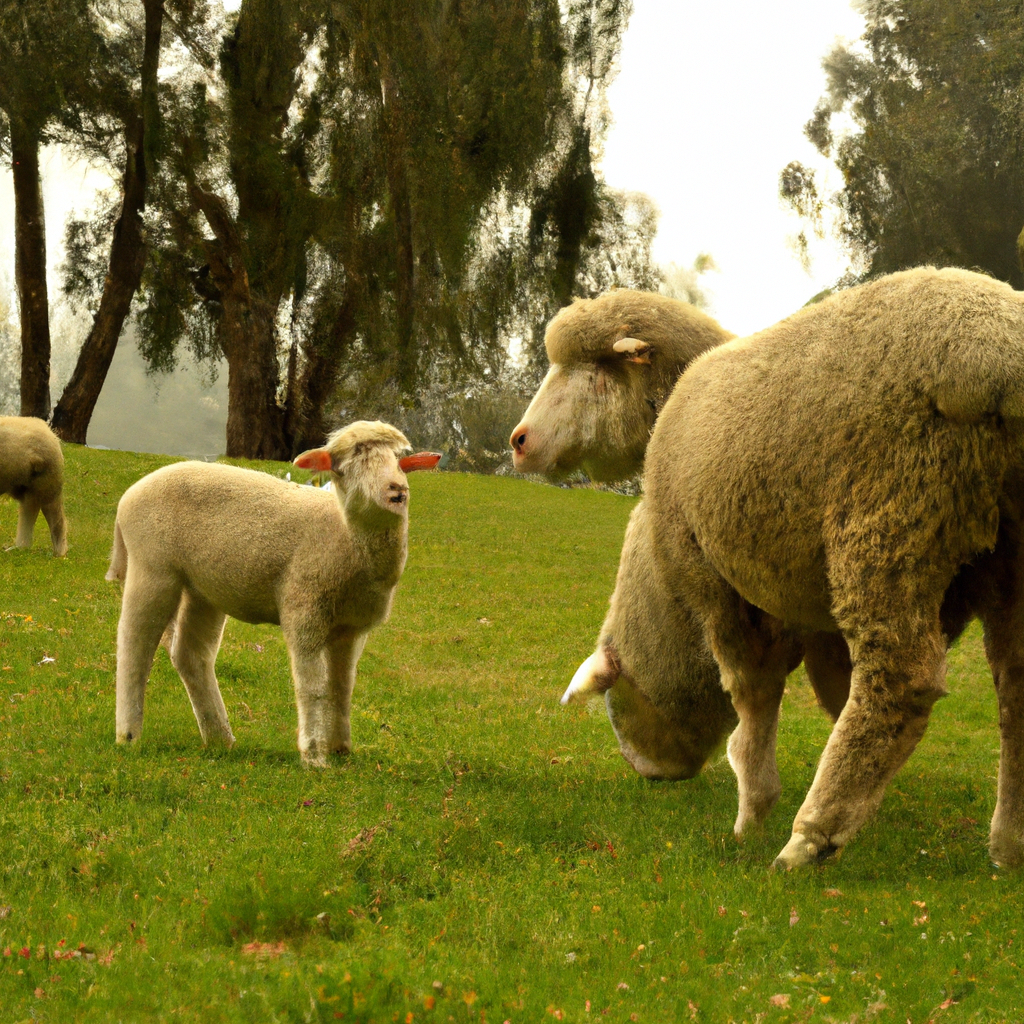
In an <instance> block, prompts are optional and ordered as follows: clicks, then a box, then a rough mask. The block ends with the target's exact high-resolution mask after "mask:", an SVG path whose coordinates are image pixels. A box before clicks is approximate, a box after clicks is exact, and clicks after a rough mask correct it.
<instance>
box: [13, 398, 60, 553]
mask: <svg viewBox="0 0 1024 1024" xmlns="http://www.w3.org/2000/svg"><path fill="white" fill-rule="evenodd" d="M63 493H64V453H63V452H62V451H61V447H60V441H58V440H57V438H56V436H55V435H54V433H53V431H52V430H50V428H49V427H48V426H47V425H46V424H45V423H44V422H43V421H42V420H40V419H36V418H35V417H34V416H0V494H9V495H10V496H11V497H12V498H14V500H15V501H17V502H18V503H19V504H20V506H21V508H20V510H19V511H18V535H17V539H16V540H15V542H14V543H15V546H16V547H19V548H30V547H32V531H33V530H34V528H35V525H36V519H37V518H38V517H39V513H40V511H42V513H43V515H44V516H45V517H46V523H47V525H48V526H49V527H50V541H51V543H52V544H53V553H54V555H55V557H57V558H62V557H63V556H64V555H66V554H67V550H68V539H67V523H66V522H65V519H64V498H63Z"/></svg>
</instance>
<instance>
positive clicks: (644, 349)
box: [510, 288, 733, 481]
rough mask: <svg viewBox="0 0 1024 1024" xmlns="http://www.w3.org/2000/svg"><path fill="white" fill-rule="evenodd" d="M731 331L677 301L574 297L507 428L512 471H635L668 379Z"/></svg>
mask: <svg viewBox="0 0 1024 1024" xmlns="http://www.w3.org/2000/svg"><path fill="white" fill-rule="evenodd" d="M732 337H733V335H732V334H730V333H729V332H728V331H724V330H723V329H722V328H721V327H719V325H718V324H717V323H716V322H715V321H714V320H712V319H711V317H709V316H708V315H707V314H705V313H702V312H701V311H700V310H699V309H697V308H696V307H694V306H691V305H690V304H689V303H686V302H681V301H679V300H678V299H669V298H666V297H665V296H664V295H658V294H657V293H654V292H638V291H632V290H630V289H628V288H622V289H618V290H616V291H612V292H608V293H607V294H605V295H602V296H600V297H599V298H596V299H577V300H576V301H575V302H573V303H572V305H570V306H566V307H565V308H564V309H562V310H560V311H559V312H558V314H557V315H556V316H555V317H554V318H553V319H552V320H551V323H550V324H548V329H547V332H546V334H545V337H544V344H545V347H546V348H547V353H548V360H549V362H550V364H551V367H550V369H549V370H548V373H547V376H546V377H545V378H544V382H543V383H542V384H541V386H540V389H539V390H538V392H537V394H536V395H534V397H533V401H532V402H530V405H529V408H528V409H527V410H526V412H525V413H524V415H523V418H522V421H521V422H520V423H519V425H518V426H517V427H516V428H515V430H514V431H513V432H512V437H511V439H510V444H511V445H512V448H513V453H514V454H513V463H514V465H515V468H516V469H517V470H519V472H521V473H540V474H543V475H544V476H548V477H552V478H561V477H565V476H569V475H570V474H572V473H574V472H576V471H577V470H579V469H583V470H584V471H585V472H586V473H587V475H588V476H589V477H590V478H591V479H592V480H598V481H612V480H622V479H625V478H627V477H630V476H633V475H634V474H636V473H638V472H639V471H640V469H641V467H642V466H643V461H644V451H645V450H646V448H647V442H648V439H649V438H650V434H651V428H652V427H653V426H654V421H655V419H656V418H657V415H658V413H659V411H660V410H661V407H662V405H663V404H664V402H665V400H666V399H667V398H668V395H669V393H670V392H671V390H672V388H673V386H674V385H675V382H676V379H677V378H678V377H679V374H680V373H682V372H683V370H684V369H685V368H686V366H687V365H689V363H690V362H691V361H692V360H693V359H694V358H695V357H696V356H698V355H699V354H700V353H702V352H704V351H706V350H707V349H709V348H712V347H713V346H715V345H720V344H721V343H722V342H724V341H727V340H728V339H729V338H732Z"/></svg>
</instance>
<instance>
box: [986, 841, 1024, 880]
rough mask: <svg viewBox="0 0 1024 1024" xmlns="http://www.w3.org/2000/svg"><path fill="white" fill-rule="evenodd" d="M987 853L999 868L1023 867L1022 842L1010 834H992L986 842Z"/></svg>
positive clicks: (1023, 852)
mask: <svg viewBox="0 0 1024 1024" xmlns="http://www.w3.org/2000/svg"><path fill="white" fill-rule="evenodd" d="M988 855H989V857H990V858H991V859H992V863H993V864H994V865H995V866H996V867H997V868H999V869H1001V870H1010V871H1012V870H1014V869H1018V868H1021V867H1024V843H1021V841H1020V840H1019V839H1017V838H1016V837H1014V836H1010V835H998V836H997V835H993V836H992V837H991V838H990V839H989V843H988Z"/></svg>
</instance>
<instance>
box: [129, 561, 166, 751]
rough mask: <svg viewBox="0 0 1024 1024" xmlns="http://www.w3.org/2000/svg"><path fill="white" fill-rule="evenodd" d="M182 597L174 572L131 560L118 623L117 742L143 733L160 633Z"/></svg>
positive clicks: (135, 738) (133, 738)
mask: <svg viewBox="0 0 1024 1024" xmlns="http://www.w3.org/2000/svg"><path fill="white" fill-rule="evenodd" d="M180 597H181V584H180V583H179V582H178V581H177V580H176V579H174V578H173V577H172V576H168V575H164V574H160V573H154V572H152V571H148V570H146V569H145V568H140V567H139V566H138V565H137V563H136V562H135V561H134V560H133V561H130V562H129V563H128V571H127V574H126V578H125V583H124V596H123V597H122V599H121V618H120V620H119V621H118V624H117V711H116V731H117V742H118V743H128V742H131V741H133V740H137V739H139V737H140V736H141V735H142V708H143V704H144V702H145V699H146V682H147V681H148V679H149V673H150V670H151V669H152V667H153V655H155V654H156V649H157V645H158V644H159V643H160V636H161V634H162V633H163V631H164V627H165V626H166V625H167V623H168V620H169V619H170V618H171V616H172V615H173V614H174V611H175V609H176V608H177V606H178V599H179V598H180Z"/></svg>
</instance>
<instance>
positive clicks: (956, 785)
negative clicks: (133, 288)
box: [0, 447, 1024, 1024]
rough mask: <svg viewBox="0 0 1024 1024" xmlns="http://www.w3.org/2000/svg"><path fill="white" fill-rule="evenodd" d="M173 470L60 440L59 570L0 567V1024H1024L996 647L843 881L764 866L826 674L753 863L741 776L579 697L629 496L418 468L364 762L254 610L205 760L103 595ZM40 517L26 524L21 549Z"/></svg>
mask: <svg viewBox="0 0 1024 1024" xmlns="http://www.w3.org/2000/svg"><path fill="white" fill-rule="evenodd" d="M164 461H167V460H165V459H160V458H158V457H155V456H143V455H131V454H125V453H118V452H101V451H91V450H85V449H80V448H75V447H69V448H68V449H67V489H66V501H67V508H68V515H69V519H70V524H71V525H70V531H71V532H70V539H71V550H70V553H69V555H68V557H67V559H65V560H63V561H60V560H54V559H52V558H51V557H50V554H49V548H48V544H47V543H46V538H45V533H44V530H43V527H42V524H40V527H39V528H37V543H36V547H35V549H33V550H32V551H31V552H21V551H8V552H6V553H0V666H2V667H0V793H2V802H0V950H2V951H3V955H2V956H0V1024H8V1022H15V1021H27V1020H32V1021H47V1022H70V1021H125V1022H133V1021H147V1020H168V1021H178V1020H181V1021H197V1022H204V1024H206V1022H216V1021H296V1022H297V1021H334V1020H343V1021H346V1022H352V1021H383V1022H391V1021H416V1022H421V1021H422V1022H431V1021H438V1022H452V1021H455V1022H469V1021H473V1022H487V1024H501V1022H502V1021H506V1020H510V1021H512V1022H514V1024H518V1022H527V1021H534V1022H536V1021H545V1020H551V1019H558V1020H565V1021H572V1022H576V1021H605V1020H607V1021H609V1022H626V1021H633V1020H636V1021H644V1022H674V1021H689V1020H691V1019H693V1020H697V1021H703V1022H719V1021H720V1022H727V1021H736V1022H739V1021H747V1022H750V1024H753V1022H758V1021H766V1022H776V1021H778V1022H783V1021H804V1020H814V1021H822V1022H828V1021H836V1022H838V1021H844V1022H847V1021H867V1020H878V1021H895V1022H899V1024H903V1022H904V1021H906V1020H910V1021H912V1022H913V1024H921V1022H924V1021H929V1020H932V1021H936V1022H938V1021H943V1022H946V1021H948V1022H960V1021H992V1022H995V1021H1006V1022H1019V1021H1021V1020H1022V1019H1024V995H1022V994H1021V993H1022V991H1024V984H1022V982H1021V971H1020V965H1021V964H1022V962H1024V961H1022V950H1021V944H1022V943H1024V919H1022V906H1024V897H1022V886H1021V882H1022V880H1021V878H1020V877H1019V876H1014V875H1005V874H1002V873H1000V874H996V873H995V872H994V871H993V869H992V868H991V866H990V865H989V862H988V859H987V856H986V833H987V823H988V819H989V817H990V815H991V812H992V807H993V803H994V799H995V782H994V776H995V771H996V764H997V758H998V753H997V747H998V739H997V732H996V726H995V721H996V712H995V705H994V699H993V692H992V686H991V680H990V676H989V672H988V669H987V667H986V665H985V662H984V658H983V655H982V650H981V643H980V639H979V636H978V633H977V631H976V630H971V631H969V632H968V633H967V635H966V636H965V638H964V639H963V641H962V642H961V643H960V645H959V646H958V647H957V648H956V649H955V650H954V652H953V653H952V654H951V656H950V673H949V677H950V679H949V681H950V686H951V695H950V696H949V697H948V698H947V699H945V700H943V701H941V702H940V703H939V704H938V705H937V706H936V709H935V712H934V714H933V718H932V724H931V728H930V729H929V732H928V734H927V736H926V737H925V739H924V741H923V742H922V743H921V746H920V748H919V749H918V751H917V753H916V754H915V755H914V757H913V758H912V759H911V761H910V763H909V764H908V765H907V767H906V768H905V769H904V771H903V772H901V773H900V775H899V776H897V778H896V780H895V781H894V783H893V785H892V786H891V787H890V789H889V793H888V795H887V797H886V799H885V802H884V804H883V807H882V809H881V812H880V813H879V814H878V815H877V817H876V818H875V819H874V820H873V821H872V822H871V823H870V824H869V825H868V826H867V827H866V828H865V829H864V830H863V832H862V833H861V834H860V835H859V836H858V837H857V839H856V840H855V841H854V842H853V843H852V844H851V846H850V847H849V848H848V850H847V851H846V853H845V854H844V855H843V856H842V857H841V859H839V860H838V861H835V862H832V863H829V864H827V865H825V866H823V867H821V868H818V869H815V870H812V871H808V872H806V873H804V874H797V875H789V876H787V875H781V876H780V875H773V874H770V873H769V872H768V870H767V868H768V865H769V864H770V862H771V860H772V857H773V856H774V855H775V853H776V852H778V850H779V849H780V848H781V847H782V845H783V844H784V842H785V840H786V838H787V836H788V834H789V826H790V823H791V821H792V817H793V815H794V813H795V811H796V809H797V807H798V806H799V803H800V801H801V798H802V796H803V794H804V793H805V792H806V790H807V787H808V786H809V785H810V782H811V778H812V775H813V770H814V765H815V762H816V760H817V757H818V754H819V752H820V750H821V747H822V744H823V743H824V742H825V739H826V737H827V734H828V727H827V723H826V720H825V718H824V716H823V715H822V714H821V713H820V712H818V711H817V710H816V708H815V707H814V703H813V699H812V696H811V694H810V691H809V688H808V686H807V684H806V681H805V679H804V677H803V675H802V673H800V672H798V673H796V674H795V675H794V676H793V678H792V680H791V683H790V688H789V690H790V692H789V694H788V696H787V698H786V700H785V702H784V705H783V718H782V725H781V730H780V737H779V750H780V767H781V772H782V777H783V784H784V787H785V792H784V795H783V799H782V801H781V803H780V806H779V807H778V809H777V810H776V811H775V812H774V814H773V815H772V817H771V819H770V821H769V823H768V825H767V827H766V828H765V830H764V832H763V834H762V835H760V836H758V837H756V838H754V839H751V840H749V841H748V842H746V843H745V844H744V845H743V846H740V845H738V844H737V843H736V842H735V841H734V840H733V839H732V837H731V825H732V820H733V816H734V813H735V805H736V787H735V783H734V780H733V776H732V773H731V771H730V769H729V768H728V765H727V764H725V763H724V762H719V763H717V764H715V765H713V766H712V767H711V768H710V769H709V770H708V771H706V772H705V774H704V775H702V776H701V777H700V778H698V779H696V780H694V781H691V782H686V783H662V784H652V783H649V782H646V781H644V780H643V779H641V778H640V777H639V776H637V775H636V774H635V773H634V772H633V771H632V770H631V769H630V768H629V767H628V766H627V765H626V763H625V762H624V761H623V760H622V758H621V757H620V756H619V754H618V751H617V747H616V744H615V741H614V739H613V737H612V734H611V729H610V726H609V725H608V722H607V719H606V718H605V715H604V713H603V710H602V709H601V708H600V706H598V707H597V708H596V709H595V708H593V707H591V708H589V709H588V708H582V709H576V708H574V709H571V710H569V709H564V708H561V707H560V706H559V705H558V697H559V695H560V694H561V692H562V690H563V688H564V687H565V685H566V683H567V682H568V680H569V678H570V676H571V675H572V672H573V671H574V669H575V667H576V665H577V664H578V662H579V661H580V660H582V659H583V658H584V657H585V656H586V655H587V654H588V653H589V652H590V651H591V649H592V644H593V642H594V639H595V637H596V634H597V630H598V627H599V625H600V622H601V618H602V615H603V613H604V609H605V606H606V603H607V599H608V595H609V594H610V592H611V588H612V584H613V580H614V574H615V567H616V563H617V560H618V552H619V546H620V542H621V537H622V531H623V528H624V526H625V522H626V518H627V516H628V514H629V511H630V509H631V507H632V504H633V502H632V500H631V499H628V498H623V497H620V496H617V495H612V494H606V493H598V492H593V491H585V490H575V491H567V490H559V489H556V488H550V487H542V486H538V485H535V484H530V483H526V482H522V481H513V480H508V479H493V478H484V477H470V476H459V475H445V474H417V475H416V476H414V477H412V478H411V483H412V513H411V543H410V554H409V563H408V567H407V569H406V572H405V577H404V579H403V580H402V584H401V586H400V588H399V593H398V597H397V600H396V602H395V608H394V613H393V616H392V619H391V622H390V623H389V624H388V625H386V626H384V627H382V628H381V629H379V630H377V631H376V632H375V633H373V634H372V636H371V638H370V641H369V643H368V645H367V648H366V652H365V654H364V655H363V658H362V661H361V663H360V666H359V678H358V682H357V685H356V692H355V699H354V711H353V741H354V749H355V752H354V753H353V755H352V756H351V758H350V759H349V760H348V762H347V763H346V764H345V765H344V766H343V767H336V768H330V769H327V770H324V771H315V770H309V769H305V768H303V767H302V766H301V765H300V763H299V757H298V753H297V750H296V745H295V708H294V702H293V698H292V694H291V684H290V681H289V676H288V667H287V657H286V652H285V648H284V644H283V642H282V640H281V637H280V633H279V631H278V630H277V629H276V628H273V627H269V626H268V627H254V626H245V625H242V624H239V623H235V622H231V623H229V626H228V629H227V632H226V635H225V641H224V646H223V648H222V650H221V655H220V660H219V663H218V674H219V677H220V682H221V688H222V691H223V693H224V699H225V702H226V704H227V707H228V711H229V714H230V716H231V722H232V726H233V728H234V731H235V735H236V736H237V737H238V742H237V744H236V746H235V748H234V749H233V750H232V751H230V752H229V753H223V752H220V753H214V752H207V751H204V750H203V749H202V748H201V747H200V745H199V736H198V730H197V728H196V725H195V722H194V720H193V718H192V713H191V709H190V707H189V704H188V700H187V698H186V696H185V693H184V690H183V688H182V686H181V683H180V681H179V680H178V679H177V676H176V675H175V674H174V672H173V670H172V669H171V667H170V664H169V662H168V661H167V658H166V655H165V654H164V653H163V652H162V651H161V652H160V653H159V655H158V658H157V664H156V667H155V669H154V673H153V678H152V680H151V683H150V690H149V696H148V702H147V709H146V727H145V735H144V738H143V740H142V743H141V744H140V745H139V746H138V747H137V748H135V749H131V750H125V749H122V748H118V747H116V746H115V745H114V742H113V739H114V677H113V669H114V637H115V629H116V624H117V615H118V607H119V595H118V591H117V588H116V587H115V586H114V585H113V584H109V583H106V582H105V581H104V579H103V574H104V571H105V569H106V560H107V552H108V551H109V547H110V540H111V533H112V526H113V518H114V509H115V505H116V502H117V498H118V496H119V495H120V494H121V492H122V491H123V490H124V488H125V487H126V486H127V485H128V484H130V483H131V482H132V481H133V480H135V479H137V478H138V477H139V476H141V475H142V474H143V473H145V472H147V471H149V470H151V469H153V468H155V467H156V466H157V465H160V464H161V463H162V462H164ZM269 468H270V469H271V470H273V471H283V467H276V466H271V467H269ZM15 518H16V506H15V505H14V503H13V502H10V501H5V502H2V503H0V538H4V539H5V540H6V541H7V543H10V541H11V539H13V536H14V529H15ZM44 658H52V659H54V660H53V661H44ZM323 915H326V916H323ZM925 916H926V917H927V919H926V920H923V918H925ZM62 943H63V945H62ZM254 943H259V944H260V945H258V946H254V945H253V944H254ZM7 949H9V950H10V955H7ZM23 949H24V950H25V951H26V953H27V956H22V955H20V951H21V950H23ZM68 950H79V951H80V952H82V953H83V955H82V956H78V957H72V958H67V959H66V958H63V957H64V954H65V953H66V952H67V951H68ZM435 983H436V984H435ZM773 997H774V1002H773V1001H772V1000H773ZM779 1004H788V1005H779ZM588 1005H589V1007H590V1009H589V1011H588V1010H587V1007H588Z"/></svg>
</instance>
